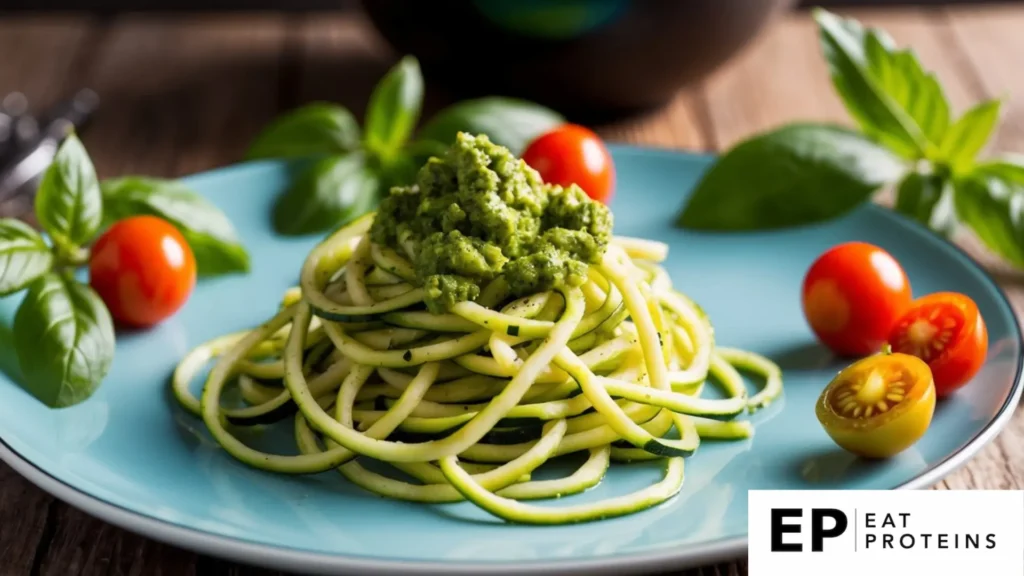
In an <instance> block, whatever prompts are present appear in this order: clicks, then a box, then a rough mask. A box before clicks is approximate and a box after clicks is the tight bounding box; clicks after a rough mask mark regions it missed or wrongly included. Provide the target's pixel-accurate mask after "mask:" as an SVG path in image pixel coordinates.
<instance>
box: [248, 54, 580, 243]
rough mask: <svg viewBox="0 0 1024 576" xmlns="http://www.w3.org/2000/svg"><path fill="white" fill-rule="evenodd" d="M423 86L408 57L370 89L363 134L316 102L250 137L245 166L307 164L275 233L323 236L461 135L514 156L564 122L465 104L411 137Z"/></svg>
mask: <svg viewBox="0 0 1024 576" xmlns="http://www.w3.org/2000/svg"><path fill="white" fill-rule="evenodd" d="M423 91H424V83H423V76H422V74H421V72H420V67H419V63H418V62H417V60H416V59H415V58H413V57H412V56H406V57H405V58H403V59H402V60H400V61H399V62H398V64H396V65H395V66H394V67H393V68H392V69H391V70H390V71H389V72H388V73H387V74H386V75H385V76H384V77H383V78H382V79H381V80H380V82H379V83H378V84H377V86H376V88H375V89H374V90H373V93H372V95H371V96H370V101H369V103H368V105H367V108H366V118H365V121H364V125H363V127H362V129H360V126H359V124H358V123H357V121H356V120H355V118H354V117H353V115H352V113H351V112H349V111H348V110H346V109H345V108H343V107H341V106H338V105H334V104H328V103H324V102H315V103H313V104H309V105H307V106H304V107H302V108H298V109H296V110H292V111H290V112H288V113H286V114H284V115H282V116H281V117H279V118H277V119H276V120H274V121H273V122H272V123H271V124H270V125H268V126H267V127H266V128H265V129H264V130H263V131H262V132H261V133H260V134H258V135H257V136H256V138H255V139H254V140H253V142H252V144H251V145H250V147H249V150H248V152H247V154H246V157H247V158H248V159H262V158H296V157H313V158H314V161H312V162H311V163H309V164H308V165H306V166H304V167H302V169H301V171H300V172H299V174H298V175H297V176H296V177H295V178H294V179H293V180H292V182H291V183H290V185H289V188H288V190H286V191H285V192H284V193H283V194H282V195H281V196H280V197H279V198H278V199H277V203H276V204H275V206H274V213H273V218H272V221H273V224H274V229H275V230H276V231H277V232H278V233H280V234H285V235H303V234H315V233H319V232H324V231H326V230H330V229H333V228H336V227H338V226H343V225H345V224H347V223H349V222H351V221H353V220H355V219H356V218H358V217H360V216H362V215H364V214H366V213H367V212H370V211H372V210H374V209H376V207H377V204H378V202H379V200H380V198H381V197H382V196H383V195H384V194H385V193H386V192H387V190H389V189H390V188H391V186H398V185H404V184H410V183H412V181H413V179H414V178H415V176H416V170H417V167H418V166H419V165H421V164H422V163H423V162H424V161H425V160H426V159H427V158H429V157H430V156H432V155H433V156H436V155H440V154H443V153H444V151H445V150H446V149H447V148H448V146H449V145H451V143H452V142H454V141H455V135H456V134H457V133H458V132H460V131H463V132H470V133H474V134H487V135H488V136H489V137H490V139H491V140H492V141H494V142H496V143H498V144H501V145H503V146H506V147H508V148H509V149H511V150H512V151H513V152H517V153H520V152H522V151H523V149H524V148H526V145H527V144H528V143H529V142H530V141H531V140H533V139H534V138H536V137H537V136H539V135H540V134H542V133H544V132H546V131H548V130H550V129H551V128H553V127H554V126H557V125H559V124H562V123H563V122H564V121H565V120H564V118H562V116H560V115H559V114H558V113H557V112H554V111H552V110H549V109H548V108H545V107H543V106H540V105H538V104H534V103H532V102H527V101H524V100H517V99H513V98H500V97H487V98H479V99H474V100H464V101H462V102H458V103H455V104H453V105H451V106H449V107H448V108H445V109H443V110H441V111H440V112H438V113H437V114H436V115H434V116H433V117H432V118H430V119H429V120H427V121H426V122H425V123H424V124H423V126H422V127H421V128H420V130H419V132H418V133H417V132H416V125H417V123H418V121H419V120H420V115H421V110H422V105H423Z"/></svg>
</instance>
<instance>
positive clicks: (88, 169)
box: [35, 134, 103, 246]
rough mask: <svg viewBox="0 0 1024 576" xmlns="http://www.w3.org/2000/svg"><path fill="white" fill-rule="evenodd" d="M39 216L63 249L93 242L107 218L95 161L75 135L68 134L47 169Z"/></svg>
mask: <svg viewBox="0 0 1024 576" xmlns="http://www.w3.org/2000/svg"><path fill="white" fill-rule="evenodd" d="M35 208H36V217H37V218H38V219H39V223H40V224H42V225H43V228H44V229H46V231H47V232H49V234H50V236H52V237H53V239H54V242H55V243H57V244H58V245H60V246H67V245H69V244H70V245H74V246H81V245H83V244H86V243H87V242H89V240H92V238H93V236H95V235H96V232H97V231H98V230H99V229H100V224H101V222H102V219H103V200H102V197H101V196H100V187H99V183H98V182H97V181H96V170H95V168H93V165H92V160H90V159H89V155H88V154H87V153H86V151H85V147H84V146H82V142H81V141H80V140H79V139H78V137H77V136H75V135H74V134H70V135H68V137H67V138H65V139H64V142H63V143H62V144H61V145H60V148H59V149H58V150H57V154H56V156H55V157H54V159H53V163H52V164H50V167H49V168H47V169H46V173H45V174H44V175H43V179H42V181H41V182H40V183H39V190H38V192H37V193H36V205H35Z"/></svg>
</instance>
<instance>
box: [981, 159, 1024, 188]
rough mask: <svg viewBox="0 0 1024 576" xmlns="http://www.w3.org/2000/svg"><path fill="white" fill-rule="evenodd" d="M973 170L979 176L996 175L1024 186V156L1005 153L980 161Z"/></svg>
mask: <svg viewBox="0 0 1024 576" xmlns="http://www.w3.org/2000/svg"><path fill="white" fill-rule="evenodd" d="M971 172H972V173H973V174H975V175H978V176H994V177H996V178H1001V179H1002V180H1004V181H1006V182H1009V183H1012V184H1015V185H1017V186H1024V156H1018V155H1004V156H1002V157H1000V158H995V159H993V160H987V161H985V162H980V163H978V164H975V165H974V168H972V169H971Z"/></svg>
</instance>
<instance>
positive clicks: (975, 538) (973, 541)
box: [964, 534, 981, 550]
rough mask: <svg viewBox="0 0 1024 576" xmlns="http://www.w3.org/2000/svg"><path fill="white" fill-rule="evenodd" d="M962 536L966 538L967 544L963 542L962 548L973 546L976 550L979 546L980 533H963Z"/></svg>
mask: <svg viewBox="0 0 1024 576" xmlns="http://www.w3.org/2000/svg"><path fill="white" fill-rule="evenodd" d="M964 538H966V539H967V544H964V548H974V549H975V550H977V549H978V548H979V547H980V546H981V534H964Z"/></svg>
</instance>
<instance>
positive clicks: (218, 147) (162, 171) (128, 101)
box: [0, 0, 1024, 213]
mask: <svg viewBox="0 0 1024 576" xmlns="http://www.w3.org/2000/svg"><path fill="white" fill-rule="evenodd" d="M810 5H821V6H827V7H829V8H830V9H834V10H840V11H848V12H852V13H853V14H854V15H855V16H860V15H862V14H866V15H867V16H868V18H867V23H868V24H882V25H886V24H887V23H888V20H890V19H891V20H894V21H895V22H896V23H897V24H900V23H902V24H903V26H902V28H901V27H900V26H897V29H896V30H895V31H894V34H895V36H896V37H897V40H903V38H901V37H900V36H901V34H903V33H904V31H905V32H909V33H911V36H912V37H911V38H910V40H911V41H912V42H917V43H920V42H925V44H924V46H923V48H924V49H925V50H926V51H927V50H929V49H931V48H932V47H933V46H934V48H935V49H936V50H939V49H941V50H943V51H944V52H943V54H942V58H943V59H944V60H949V61H950V62H959V61H961V60H963V57H964V54H963V52H962V51H960V50H959V49H960V46H959V45H958V44H957V43H956V42H952V41H951V40H950V38H951V36H950V34H954V33H956V34H959V32H957V29H956V27H955V26H952V25H951V24H950V22H952V21H953V20H955V19H956V18H960V15H964V16H965V17H966V20H965V22H969V21H970V19H971V18H972V17H973V16H972V15H973V14H974V13H975V10H981V11H982V12H981V13H984V14H988V15H989V16H990V19H992V20H993V21H999V20H1000V17H999V15H1000V14H1003V13H1007V14H1011V15H1012V14H1017V12H1006V11H1007V10H1010V11H1013V10H1016V7H1024V2H1020V1H1017V2H987V3H982V2H978V1H977V0H916V1H906V2H900V1H894V0H818V1H816V2H807V1H805V0H446V1H444V2H433V1H424V0H364V1H362V2H360V1H358V0H148V1H147V0H134V1H133V0H0V54H2V55H3V60H2V61H0V212H2V213H9V212H10V211H11V209H10V208H9V207H8V208H6V209H5V208H4V202H5V201H6V199H7V198H8V197H10V196H16V194H14V191H15V189H16V188H18V187H20V186H22V184H24V183H26V182H30V181H31V177H32V176H33V175H37V174H38V173H39V171H40V170H41V167H42V166H45V162H46V159H47V154H49V153H52V149H53V143H54V142H53V140H52V139H51V140H50V141H47V140H46V139H45V136H46V135H47V134H48V133H50V132H53V131H56V133H59V132H60V131H61V130H65V129H66V128H67V126H69V125H70V126H75V127H76V128H77V129H78V130H79V131H80V133H81V134H82V135H83V139H84V140H85V142H86V145H87V148H88V149H89V151H90V154H91V155H92V156H93V159H94V161H95V163H96V164H97V167H98V169H99V171H100V175H101V177H107V176H110V175H116V174H123V173H125V172H128V171H133V172H145V173H149V174H153V175H160V176H169V175H180V174H186V173H191V172H195V171H199V170H204V169H208V168H211V167H214V166H218V165H223V164H227V163H231V162H234V161H238V160H239V159H241V158H242V157H243V156H244V150H245V147H246V145H247V144H248V143H249V142H250V141H251V139H252V137H253V136H254V135H255V134H256V133H257V132H258V131H259V130H260V129H261V128H262V127H264V126H265V125H266V124H267V123H268V122H269V121H271V120H272V119H273V118H275V117H277V116H278V115H279V114H281V113H282V112H284V111H287V110H290V109H293V108H295V107H297V106H300V105H302V104H305V103H308V102H312V101H318V100H323V101H330V102H334V103H338V104H341V105H343V106H345V107H347V108H348V109H350V110H351V111H352V112H353V113H354V114H355V115H356V117H357V118H362V114H363V111H364V110H365V107H366V103H367V100H368V98H369V95H370V93H371V91H372V90H373V87H374V85H375V83H376V82H377V81H378V80H379V79H380V78H381V77H382V76H383V74H384V73H385V72H386V71H387V70H388V68H389V67H390V66H391V65H393V64H394V62H395V61H396V60H397V59H398V58H399V57H400V56H401V55H404V54H411V55H414V56H416V57H417V58H418V60H419V62H420V65H421V67H422V69H423V73H424V76H425V79H426V84H427V92H426V101H425V108H424V112H423V115H422V117H423V118H429V117H430V115H431V114H432V113H433V112H435V111H437V110H438V109H440V108H441V107H443V106H445V105H447V104H450V103H452V102H454V101H458V100H460V99H465V98H470V97H477V96H485V95H503V96H515V97H521V98H525V99H528V100H532V101H534V102H538V103H540V104H543V105H546V106H548V107H551V108H553V109H555V110H557V111H558V112H560V113H562V114H563V115H564V116H566V117H567V118H568V119H569V120H571V121H576V122H580V123H584V124H588V125H591V126H594V127H596V128H598V129H599V131H600V132H601V133H602V135H604V136H606V137H608V138H610V139H613V140H628V141H635V142H642V143H645V144H649V145H667V146H671V147H681V148H691V149H705V150H706V149H720V148H722V147H725V146H728V145H730V144H731V143H733V142H735V140H736V139H738V138H740V137H741V136H745V135H748V134H749V133H750V132H751V131H754V130H758V129H763V128H766V127H768V126H770V125H771V124H777V123H780V122H782V121H789V120H792V119H793V116H794V115H795V112H796V111H795V110H794V111H792V112H787V113H785V114H783V113H781V112H780V111H781V110H784V109H785V107H780V106H775V105H773V104H772V101H771V99H770V98H769V99H766V100H763V101H760V100H759V101H750V102H743V104H744V105H745V106H746V105H749V106H748V108H749V110H751V111H752V112H751V113H750V114H748V115H749V117H737V116H736V111H735V110H737V109H742V107H741V108H734V107H735V106H738V105H739V101H740V100H742V99H743V98H750V97H752V96H755V95H760V94H762V93H764V94H767V96H769V97H770V96H771V95H772V93H773V92H777V96H778V97H780V98H788V99H789V101H790V102H794V101H796V100H794V99H793V97H792V95H787V94H786V91H787V90H795V89H799V90H802V91H803V94H802V96H806V98H805V99H806V100H807V101H808V102H810V104H803V105H801V106H800V107H799V115H800V117H801V118H802V119H807V120H818V119H829V120H837V121H840V122H845V121H848V119H847V116H846V114H845V113H844V112H843V111H842V108H841V106H840V105H839V103H838V101H837V99H836V98H835V96H834V94H833V93H832V90H831V89H830V87H829V86H828V76H827V72H826V71H825V69H824V65H823V61H822V59H821V56H820V49H819V47H818V45H817V40H816V37H815V33H814V30H813V27H812V26H811V25H810V18H809V16H808V7H809V6H810ZM975 7H978V8H975ZM1021 13H1022V14H1024V11H1022V12H1021ZM993 14H994V15H995V16H992V15H993ZM890 16H891V18H890ZM951 19H953V20H951ZM1008 21H1009V20H1008ZM922 26H930V28H929V29H928V30H927V33H925V32H924V31H923V29H922V28H921V27H922ZM1007 26H1011V28H1012V27H1013V26H1014V25H1012V24H1007ZM904 29H905V30H904ZM916 36H922V38H918V39H915V37H916ZM976 37H977V42H978V43H979V47H978V50H982V53H979V55H978V58H977V59H976V60H975V62H977V61H981V60H982V59H984V60H986V61H990V60H992V56H991V55H986V53H985V50H986V49H985V48H984V46H983V44H984V42H988V38H987V37H986V33H985V32H979V33H977V34H976ZM751 46H757V48H750V47H751ZM915 47H919V46H918V45H916V44H915ZM987 50H988V52H992V53H998V52H999V50H995V49H987ZM924 56H925V57H926V58H925V60H926V63H928V58H929V57H931V55H929V54H925V55H924ZM753 62H759V64H757V65H756V66H757V69H755V68H751V66H754V64H752V63H753ZM766 62H767V64H766ZM951 65H952V64H951ZM988 65H989V66H991V65H992V64H991V62H989V63H988ZM944 66H945V64H944ZM956 66H957V70H956V73H957V74H961V75H963V77H964V78H965V79H966V80H965V82H966V85H971V84H973V85H977V80H972V78H973V76H974V75H976V74H975V72H973V71H972V70H970V69H968V68H969V66H968V67H967V68H965V67H963V66H960V65H959V64H956ZM769 71H771V74H769ZM741 72H742V73H743V74H746V76H744V77H743V81H742V82H741V81H739V80H736V79H735V78H737V74H740V73H741ZM942 73H943V71H942V70H940V75H941V74H942ZM751 74H753V76H751ZM793 75H796V76H799V77H800V78H801V80H802V81H805V82H808V83H809V84H807V85H799V86H798V85H796V84H793V85H789V84H787V83H788V82H790V80H791V76H793ZM730 79H732V80H730ZM783 79H784V80H783ZM717 86H728V87H729V88H728V93H725V92H723V91H722V89H719V88H716V87H717ZM787 86H788V87H787ZM983 88H984V87H983ZM83 90H87V91H85V92H83ZM983 91H985V92H987V91H988V90H987V89H985V90H983ZM819 93H820V94H819ZM5 95H9V96H7V97H5ZM76 95H77V97H76ZM811 96H813V98H812V97H811ZM958 98H959V95H957V94H955V95H954V96H953V99H954V103H957V102H956V100H957V99H958ZM5 113H6V114H5ZM1011 113H1013V109H1011ZM41 143H42V145H40V144H41ZM22 144H24V145H22ZM38 148H42V150H41V151H37V149H38ZM33 154H34V156H33ZM29 157H31V158H30V160H31V161H26V160H25V159H26V158H29ZM22 162H28V165H30V166H28V165H21V164H18V163H22ZM15 164H17V166H14V167H13V168H12V166H13V165H15ZM26 166H27V167H26ZM12 173H13V174H14V177H12Z"/></svg>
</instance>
